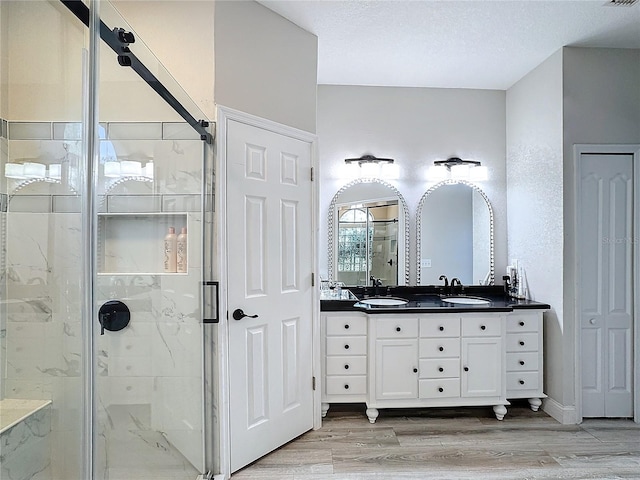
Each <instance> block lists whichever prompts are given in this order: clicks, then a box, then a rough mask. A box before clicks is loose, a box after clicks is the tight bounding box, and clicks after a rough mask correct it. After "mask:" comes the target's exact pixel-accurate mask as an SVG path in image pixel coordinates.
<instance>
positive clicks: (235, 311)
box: [231, 308, 258, 320]
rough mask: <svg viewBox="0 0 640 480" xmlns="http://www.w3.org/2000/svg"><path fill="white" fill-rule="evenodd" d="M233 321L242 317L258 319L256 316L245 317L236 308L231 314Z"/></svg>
mask: <svg viewBox="0 0 640 480" xmlns="http://www.w3.org/2000/svg"><path fill="white" fill-rule="evenodd" d="M231 316H232V317H233V319H234V320H242V319H243V318H244V317H249V318H258V315H247V314H246V313H244V312H243V311H242V309H241V308H236V309H235V310H234V311H233V313H232V314H231Z"/></svg>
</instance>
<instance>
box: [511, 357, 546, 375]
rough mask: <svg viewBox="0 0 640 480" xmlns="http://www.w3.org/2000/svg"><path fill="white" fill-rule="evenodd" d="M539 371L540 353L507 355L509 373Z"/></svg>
mask: <svg viewBox="0 0 640 480" xmlns="http://www.w3.org/2000/svg"><path fill="white" fill-rule="evenodd" d="M539 369H540V366H539V365H538V352H523V353H507V372H521V371H525V370H535V371H538V370H539Z"/></svg>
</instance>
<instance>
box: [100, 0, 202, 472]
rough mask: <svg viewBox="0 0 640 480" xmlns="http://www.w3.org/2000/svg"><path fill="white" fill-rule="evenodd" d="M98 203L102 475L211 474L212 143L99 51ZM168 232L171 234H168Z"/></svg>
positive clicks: (155, 70) (114, 20) (144, 56)
mask: <svg viewBox="0 0 640 480" xmlns="http://www.w3.org/2000/svg"><path fill="white" fill-rule="evenodd" d="M100 16H101V19H102V21H103V22H104V23H105V24H106V25H107V26H108V27H109V30H112V29H114V28H122V29H124V31H126V32H130V33H132V35H133V37H134V38H135V43H133V42H132V43H131V44H130V45H129V48H130V50H131V52H133V54H134V55H135V56H136V57H137V58H138V59H140V60H141V62H142V63H143V64H144V65H145V67H146V68H148V69H149V71H150V73H151V74H153V75H154V76H155V77H156V78H157V79H159V81H160V82H162V84H163V85H164V87H166V88H167V90H168V91H170V92H171V94H172V95H173V96H175V97H176V98H177V99H178V101H179V102H180V103H181V104H182V105H183V106H184V107H185V108H186V109H187V110H188V111H189V112H190V113H191V114H192V115H193V116H194V117H196V118H199V119H200V118H204V114H202V113H201V112H200V111H199V110H198V109H197V108H196V107H195V105H194V104H193V102H192V101H191V100H190V99H189V98H188V97H187V95H186V94H185V93H184V92H183V91H182V89H181V88H180V86H179V85H178V84H177V83H176V82H175V81H174V80H173V78H172V77H171V76H170V75H169V74H168V72H167V71H166V70H165V69H164V68H163V67H162V65H161V64H160V62H159V61H158V60H157V59H156V58H155V57H154V55H153V53H152V52H151V51H150V50H149V49H148V48H147V47H146V45H145V44H144V41H143V40H144V39H142V38H141V37H140V36H139V35H138V34H137V33H136V32H135V31H134V29H133V27H132V26H130V25H129V24H128V23H127V22H126V20H125V19H124V18H123V17H122V16H121V15H120V14H119V13H118V12H117V11H116V10H115V8H114V7H113V6H112V5H111V4H109V3H107V2H101V12H100ZM99 116H100V118H99V120H100V124H99V132H100V145H99V155H98V157H99V160H98V162H99V163H98V167H97V184H96V185H94V187H95V201H96V206H97V212H96V218H95V219H94V221H95V224H96V229H95V234H96V238H95V248H96V252H95V253H96V270H97V271H96V274H95V290H94V299H95V306H94V307H95V310H96V312H97V315H96V318H95V319H94V329H95V335H94V340H95V346H96V349H95V350H96V354H97V356H96V376H95V378H96V386H95V395H96V414H97V416H96V423H95V428H96V439H97V441H96V448H95V472H96V478H105V479H109V480H117V479H127V480H135V479H138V478H143V479H147V478H159V479H175V480H194V479H195V478H196V477H197V475H198V474H201V473H204V471H205V463H206V460H205V455H204V421H205V419H204V404H205V402H204V388H203V386H204V380H203V367H204V354H205V352H204V340H203V338H204V332H205V328H206V326H205V325H203V321H202V312H201V308H200V305H201V295H200V292H201V289H202V281H203V270H202V265H203V237H204V230H203V188H204V187H203V185H204V181H203V180H204V179H203V177H204V168H205V158H210V155H211V151H210V149H211V146H210V145H209V144H207V143H206V142H205V141H203V140H202V139H201V138H200V134H199V133H198V132H196V131H195V130H194V129H193V128H192V127H191V126H190V125H188V124H187V123H185V121H184V120H183V119H182V118H181V117H180V116H178V115H177V114H176V113H175V111H174V110H173V109H172V108H171V107H170V106H169V105H168V104H167V103H166V102H165V101H164V100H163V99H162V98H161V97H160V96H159V95H158V94H157V93H156V92H155V91H154V90H152V89H151V88H150V86H149V85H148V84H147V83H146V82H145V81H144V80H143V79H142V78H140V77H139V76H138V75H137V74H135V72H133V71H132V70H131V68H128V67H123V66H121V65H120V63H119V62H118V58H117V56H116V53H115V52H114V51H113V50H112V49H111V48H110V47H109V46H107V44H106V43H105V42H102V44H101V49H100V81H99ZM170 232H173V233H170Z"/></svg>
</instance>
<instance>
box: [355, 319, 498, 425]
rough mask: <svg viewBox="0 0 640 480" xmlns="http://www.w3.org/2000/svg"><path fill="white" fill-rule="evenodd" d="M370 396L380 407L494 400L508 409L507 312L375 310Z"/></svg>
mask: <svg viewBox="0 0 640 480" xmlns="http://www.w3.org/2000/svg"><path fill="white" fill-rule="evenodd" d="M369 335H370V339H369V351H370V355H371V356H370V359H369V376H370V384H369V398H368V400H367V407H368V408H367V416H368V417H369V421H370V422H371V423H374V422H375V420H376V418H377V416H378V409H379V408H410V407H446V406H472V405H492V406H493V407H494V412H495V414H496V417H497V418H498V419H499V420H502V418H504V415H505V413H506V408H505V407H504V405H506V404H507V403H508V402H507V401H506V379H505V370H504V365H505V360H504V357H505V353H504V348H503V345H504V338H505V317H504V315H503V314H500V313H494V314H489V315H486V314H484V315H478V314H466V313H464V314H443V315H438V314H430V315H420V316H418V317H414V316H412V315H409V314H406V315H371V316H370V317H369Z"/></svg>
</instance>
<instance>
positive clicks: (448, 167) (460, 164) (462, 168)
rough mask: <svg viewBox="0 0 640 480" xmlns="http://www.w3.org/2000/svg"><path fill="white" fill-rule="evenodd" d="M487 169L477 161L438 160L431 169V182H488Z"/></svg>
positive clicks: (451, 158) (452, 158)
mask: <svg viewBox="0 0 640 480" xmlns="http://www.w3.org/2000/svg"><path fill="white" fill-rule="evenodd" d="M487 178H488V172H487V167H483V166H482V164H481V163H480V162H478V161H476V160H462V159H461V158H458V157H450V158H447V159H446V160H436V161H435V162H433V167H431V168H430V169H429V179H430V180H436V181H439V180H472V181H482V180H487Z"/></svg>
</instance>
